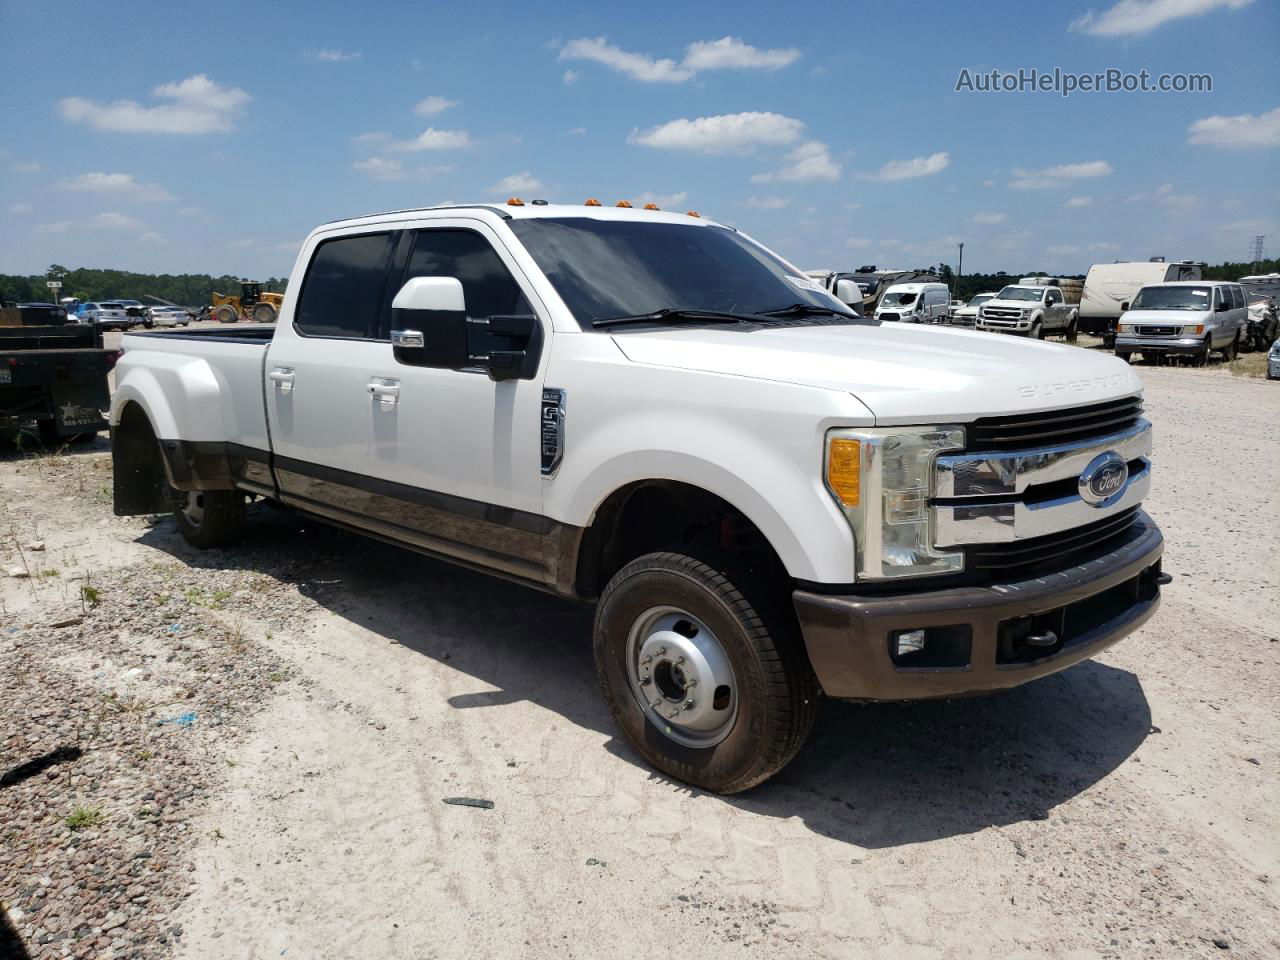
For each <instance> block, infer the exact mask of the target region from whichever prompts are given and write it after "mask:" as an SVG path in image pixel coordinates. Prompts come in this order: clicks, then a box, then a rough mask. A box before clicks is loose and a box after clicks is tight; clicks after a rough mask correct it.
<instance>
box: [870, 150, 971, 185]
mask: <svg viewBox="0 0 1280 960" xmlns="http://www.w3.org/2000/svg"><path fill="white" fill-rule="evenodd" d="M950 165H951V155H950V154H948V153H931V154H929V156H927V157H912V158H911V159H910V160H890V161H889V162H888V163H886V164H885V165H884V166H883V167H881V168H880V169H879V170H878V171H877V172H876V173H864V174H861V176H862V178H863V179H864V180H884V181H893V180H910V179H911V178H913V177H931V176H933V175H934V174H935V173H941V172H942V171H943V170H945V169H947V167H949V166H950Z"/></svg>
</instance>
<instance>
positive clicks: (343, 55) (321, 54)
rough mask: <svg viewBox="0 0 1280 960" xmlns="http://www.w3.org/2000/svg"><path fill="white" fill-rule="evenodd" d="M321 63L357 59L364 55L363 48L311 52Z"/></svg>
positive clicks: (348, 61) (345, 61)
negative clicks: (348, 50)
mask: <svg viewBox="0 0 1280 960" xmlns="http://www.w3.org/2000/svg"><path fill="white" fill-rule="evenodd" d="M312 56H313V57H315V58H316V59H317V60H319V61H320V62H321V63H350V62H351V61H352V60H359V59H360V58H361V57H363V56H364V51H363V50H353V51H351V52H347V51H346V50H317V51H316V52H315V53H313V54H312Z"/></svg>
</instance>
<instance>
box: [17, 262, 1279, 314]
mask: <svg viewBox="0 0 1280 960" xmlns="http://www.w3.org/2000/svg"><path fill="white" fill-rule="evenodd" d="M926 269H928V270H930V271H931V272H933V273H936V274H937V275H938V276H939V277H941V278H942V280H943V282H945V283H946V284H947V285H948V286H949V287H951V290H952V293H951V295H952V296H953V297H955V298H956V299H959V300H965V301H967V300H969V298H970V297H972V296H974V294H978V293H983V292H986V291H997V290H999V289H1000V288H1001V287H1003V286H1005V285H1007V284H1010V283H1017V282H1018V278H1019V277H1033V276H1038V275H1044V274H1045V273H1046V271H1044V270H1024V271H1022V272H1021V273H1005V272H1004V271H1003V270H1000V271H997V272H996V273H966V274H964V275H963V276H961V277H960V278H959V279H958V280H957V278H956V275H955V272H954V270H953V269H952V267H951V265H950V264H947V263H939V264H936V265H934V266H932V267H927V268H926ZM1277 272H1280V260H1263V261H1260V262H1258V263H1221V264H1218V265H1217V266H1212V267H1205V268H1204V279H1206V280H1238V279H1239V278H1240V277H1244V276H1248V275H1250V274H1255V273H1277ZM1052 275H1055V276H1074V277H1075V278H1076V279H1079V280H1083V279H1084V274H1052ZM49 280H60V281H62V289H61V290H60V291H59V295H60V296H63V297H79V298H80V299H81V300H88V301H92V300H119V299H122V298H123V299H129V300H141V301H142V302H143V303H150V302H153V301H151V300H150V298H151V297H158V298H160V299H161V300H167V301H169V302H170V303H177V304H180V305H182V306H184V307H200V306H203V305H204V304H206V303H209V302H210V297H209V295H210V294H211V293H212V292H213V291H215V290H216V291H218V292H219V293H224V294H238V293H239V292H240V278H239V277H235V276H230V275H224V276H221V277H213V276H210V275H209V274H207V273H178V274H172V273H160V274H155V273H130V272H128V271H126V270H95V269H91V268H88V267H78V268H76V269H74V270H68V269H67V268H66V267H64V266H61V265H59V264H56V263H55V264H52V265H51V266H50V267H49V269H48V270H46V271H45V272H44V273H43V274H32V275H31V276H27V277H23V276H17V275H13V274H2V273H0V300H4V301H12V302H15V303H29V302H47V301H48V300H50V299H51V297H50V293H51V292H52V291H51V290H50V289H49V288H48V287H47V286H45V284H46V282H47V281H49ZM288 284H289V278H288V277H269V278H268V279H266V280H263V281H262V289H263V290H264V291H269V292H274V293H283V292H284V290H285V287H286V286H288Z"/></svg>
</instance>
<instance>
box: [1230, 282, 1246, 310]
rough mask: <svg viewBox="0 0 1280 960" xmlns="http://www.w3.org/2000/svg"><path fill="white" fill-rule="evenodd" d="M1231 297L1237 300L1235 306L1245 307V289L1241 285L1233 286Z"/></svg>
mask: <svg viewBox="0 0 1280 960" xmlns="http://www.w3.org/2000/svg"><path fill="white" fill-rule="evenodd" d="M1231 299H1232V300H1233V301H1234V302H1235V306H1236V307H1237V309H1238V308H1240V307H1243V306H1244V305H1245V302H1244V291H1243V290H1241V289H1240V288H1239V287H1232V288H1231Z"/></svg>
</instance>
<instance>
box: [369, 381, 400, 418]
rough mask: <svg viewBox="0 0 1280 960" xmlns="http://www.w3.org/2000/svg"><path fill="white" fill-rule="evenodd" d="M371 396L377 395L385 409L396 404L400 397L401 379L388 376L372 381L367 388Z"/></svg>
mask: <svg viewBox="0 0 1280 960" xmlns="http://www.w3.org/2000/svg"><path fill="white" fill-rule="evenodd" d="M365 389H367V390H368V391H369V394H370V396H373V397H377V398H378V403H380V404H381V405H382V408H383V409H384V410H386V409H390V408H391V407H394V406H395V405H396V402H397V401H398V400H399V399H400V381H399V380H393V379H390V378H388V377H380V378H378V379H375V380H373V381H371V382H370V383H369V384H368V386H367V387H366V388H365Z"/></svg>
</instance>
